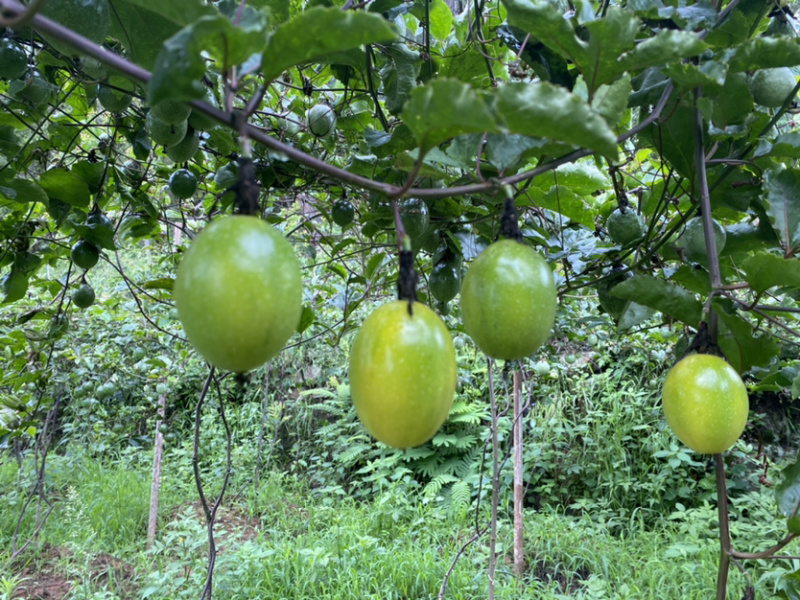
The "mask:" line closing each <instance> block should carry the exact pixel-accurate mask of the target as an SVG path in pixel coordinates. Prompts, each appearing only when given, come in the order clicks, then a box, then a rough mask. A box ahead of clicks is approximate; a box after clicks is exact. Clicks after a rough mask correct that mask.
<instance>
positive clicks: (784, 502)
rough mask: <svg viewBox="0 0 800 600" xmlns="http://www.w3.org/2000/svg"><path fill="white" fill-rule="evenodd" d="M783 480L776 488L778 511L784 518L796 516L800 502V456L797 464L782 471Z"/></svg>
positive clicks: (787, 466) (792, 464)
mask: <svg viewBox="0 0 800 600" xmlns="http://www.w3.org/2000/svg"><path fill="white" fill-rule="evenodd" d="M781 475H783V480H782V481H781V482H780V483H779V484H778V485H777V486H775V501H776V502H777V504H778V510H779V511H780V513H781V514H782V515H783V516H784V517H790V516H791V515H793V514H794V512H795V509H796V508H797V505H798V503H799V502H800V454H798V457H797V459H795V462H793V463H791V464H789V465H786V466H785V467H784V468H783V469H782V470H781Z"/></svg>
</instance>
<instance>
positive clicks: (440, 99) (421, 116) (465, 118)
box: [402, 79, 500, 152]
mask: <svg viewBox="0 0 800 600" xmlns="http://www.w3.org/2000/svg"><path fill="white" fill-rule="evenodd" d="M402 118H403V122H404V123H405V124H406V125H408V128H409V129H410V130H411V132H412V133H413V134H414V137H415V138H416V140H417V143H418V144H419V146H420V148H421V149H422V151H423V152H427V151H428V150H430V149H431V148H435V147H436V146H438V145H439V144H441V143H442V142H444V141H447V140H449V139H451V138H454V137H456V136H458V135H463V134H465V133H484V132H488V133H499V132H500V130H499V129H498V127H497V126H496V125H495V122H494V118H493V117H492V114H491V113H490V112H489V107H488V106H487V104H486V101H485V100H484V97H483V96H482V95H480V94H479V93H478V92H477V91H475V90H474V89H472V88H471V87H470V86H469V85H467V84H466V83H462V82H460V81H456V80H453V79H437V80H434V81H432V82H431V83H430V84H428V85H426V86H422V87H417V88H415V89H414V90H413V91H412V92H411V96H410V97H409V99H408V101H407V102H406V104H405V106H404V107H403V113H402Z"/></svg>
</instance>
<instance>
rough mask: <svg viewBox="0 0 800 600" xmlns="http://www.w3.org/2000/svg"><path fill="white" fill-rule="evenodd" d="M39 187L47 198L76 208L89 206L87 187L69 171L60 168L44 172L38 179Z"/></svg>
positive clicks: (77, 176) (80, 178)
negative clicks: (45, 193)
mask: <svg viewBox="0 0 800 600" xmlns="http://www.w3.org/2000/svg"><path fill="white" fill-rule="evenodd" d="M39 185H40V186H41V187H42V188H43V189H44V191H45V192H47V196H48V197H49V198H55V199H56V200H60V201H61V202H66V203H67V204H69V205H71V206H76V207H78V208H86V207H88V206H89V200H90V194H89V186H88V185H87V184H86V181H84V180H83V178H82V177H80V176H79V175H77V174H75V173H72V172H71V171H67V170H66V169H61V168H55V169H50V170H49V171H45V172H44V173H42V176H41V177H40V178H39Z"/></svg>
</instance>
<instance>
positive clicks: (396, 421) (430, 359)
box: [349, 300, 457, 448]
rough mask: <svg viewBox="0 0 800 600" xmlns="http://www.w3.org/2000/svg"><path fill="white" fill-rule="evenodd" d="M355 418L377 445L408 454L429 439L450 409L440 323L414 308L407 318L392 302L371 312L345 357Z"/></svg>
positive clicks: (450, 353) (450, 370)
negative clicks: (407, 452)
mask: <svg viewBox="0 0 800 600" xmlns="http://www.w3.org/2000/svg"><path fill="white" fill-rule="evenodd" d="M349 372H350V394H351V397H352V400H353V406H354V407H355V409H356V414H357V415H358V418H359V419H360V421H361V423H362V424H363V425H364V427H365V428H366V429H367V431H369V433H370V434H372V436H373V437H374V438H375V439H377V440H378V441H381V442H383V443H384V444H387V445H389V446H392V447H394V448H412V447H414V446H419V445H420V444H424V443H425V442H426V441H428V440H429V439H431V438H432V437H433V436H434V435H435V434H436V432H437V431H438V430H439V428H440V427H441V426H442V423H444V421H445V419H446V418H447V415H448V414H449V412H450V407H451V405H452V403H453V395H454V394H455V389H456V379H457V377H456V375H457V366H456V358H455V349H454V348H453V342H452V341H451V339H450V334H449V332H448V331H447V327H446V326H445V325H444V323H443V322H442V320H441V319H440V318H439V317H438V316H437V315H436V313H435V312H433V311H432V310H431V309H430V308H428V307H427V306H425V305H424V304H421V303H419V302H414V304H413V314H411V315H410V314H409V311H408V302H407V301H404V300H397V301H394V302H390V303H389V304H385V305H383V306H381V307H380V308H378V309H377V310H375V311H374V312H373V313H372V314H371V315H370V316H369V317H367V319H366V320H365V321H364V324H363V325H362V326H361V328H360V329H359V331H358V334H357V335H356V338H355V341H354V342H353V347H352V350H351V352H350V366H349Z"/></svg>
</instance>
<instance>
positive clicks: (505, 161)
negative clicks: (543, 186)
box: [469, 133, 542, 182]
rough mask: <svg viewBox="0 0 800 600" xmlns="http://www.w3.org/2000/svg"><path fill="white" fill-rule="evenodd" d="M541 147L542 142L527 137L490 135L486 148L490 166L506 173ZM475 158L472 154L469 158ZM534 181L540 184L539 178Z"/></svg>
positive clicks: (487, 138)
mask: <svg viewBox="0 0 800 600" xmlns="http://www.w3.org/2000/svg"><path fill="white" fill-rule="evenodd" d="M479 141H480V140H479ZM541 145H542V142H541V140H536V139H533V138H530V137H528V136H526V135H515V134H507V135H499V134H496V133H490V134H488V135H487V136H486V143H485V145H484V148H485V149H486V159H487V160H488V161H489V164H491V165H492V166H494V167H496V168H497V170H498V171H505V170H506V169H508V168H509V167H511V166H513V165H516V163H518V162H519V161H520V160H521V159H522V157H523V155H524V154H525V153H526V152H527V151H528V150H531V149H533V148H538V147H539V146H541ZM474 156H475V153H472V156H471V157H469V158H471V159H473V160H474ZM534 181H535V182H538V178H537V179H536V180H534Z"/></svg>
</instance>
